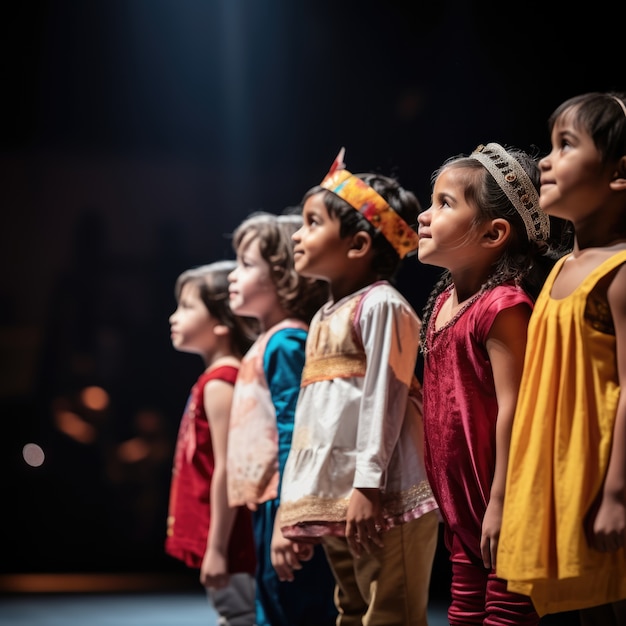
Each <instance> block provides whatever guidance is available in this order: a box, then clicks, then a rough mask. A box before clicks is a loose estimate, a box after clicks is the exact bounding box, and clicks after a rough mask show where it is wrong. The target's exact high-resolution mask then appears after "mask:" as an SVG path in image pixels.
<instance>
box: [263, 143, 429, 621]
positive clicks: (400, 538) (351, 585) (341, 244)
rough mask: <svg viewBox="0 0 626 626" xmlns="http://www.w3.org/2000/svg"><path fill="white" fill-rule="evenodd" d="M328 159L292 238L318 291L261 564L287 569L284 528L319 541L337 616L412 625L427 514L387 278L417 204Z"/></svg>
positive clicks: (408, 317) (413, 400)
mask: <svg viewBox="0 0 626 626" xmlns="http://www.w3.org/2000/svg"><path fill="white" fill-rule="evenodd" d="M342 161H343V149H342V151H341V152H340V153H339V156H338V157H337V159H336V160H335V163H334V164H333V166H332V168H331V170H330V172H329V173H328V175H327V176H326V178H324V180H323V181H322V183H321V185H319V186H315V187H313V188H312V189H310V190H309V191H308V192H307V193H306V194H305V196H304V199H303V211H302V213H303V219H304V224H303V226H302V227H301V228H300V229H299V230H298V231H297V232H296V233H295V234H294V235H293V240H294V242H295V249H294V259H295V267H296V270H297V271H298V273H300V274H302V275H303V276H307V277H311V278H317V279H322V280H326V281H327V282H328V283H329V286H330V293H331V297H330V299H329V301H328V303H327V304H325V305H324V306H323V307H322V308H321V309H320V310H319V311H318V312H317V313H316V315H315V317H314V318H313V320H312V322H311V325H310V330H309V335H308V338H307V342H306V361H305V366H304V371H303V375H302V381H301V389H300V395H299V398H298V404H297V407H296V418H295V428H294V435H293V440H292V446H291V450H290V452H289V456H288V459H287V464H286V466H285V472H284V476H283V483H282V491H281V506H280V509H279V515H278V517H277V528H276V529H275V532H274V539H273V542H272V551H273V562H274V566H275V567H276V569H277V571H278V572H279V575H281V576H284V577H285V578H287V579H288V578H289V576H290V569H289V562H288V561H289V559H288V558H286V557H285V555H287V557H288V555H289V553H288V551H286V550H285V549H284V546H285V544H286V543H288V542H287V539H289V540H291V541H292V542H295V543H296V544H301V543H306V542H320V541H321V542H322V545H323V546H324V549H325V551H326V554H327V557H328V560H329V563H330V564H331V567H332V569H333V573H334V575H335V580H336V583H337V586H336V591H335V601H336V604H337V608H338V610H339V618H338V621H337V624H339V625H341V626H352V625H355V626H356V625H357V624H358V625H359V626H360V625H361V624H364V625H368V626H374V625H381V626H382V625H384V626H396V625H397V626H406V625H407V624H412V625H418V624H419V625H425V624H427V613H426V608H427V601H428V589H429V584H430V574H431V568H432V563H433V558H434V554H435V548H436V543H437V528H438V521H439V518H438V515H437V512H436V508H437V506H436V503H435V500H434V498H433V495H432V492H431V490H430V486H429V484H428V481H427V479H426V473H425V469H424V463H423V458H422V443H423V435H422V416H421V389H420V385H419V382H418V381H417V379H416V377H415V374H414V369H415V363H416V358H417V351H418V341H419V329H420V320H419V318H418V316H417V314H416V313H415V311H414V310H413V309H412V307H411V306H410V304H409V303H408V302H407V301H406V300H405V298H404V297H403V296H402V295H401V294H400V292H399V291H398V290H397V289H396V288H395V287H394V286H393V285H392V284H391V282H390V281H391V280H392V279H393V276H394V274H395V272H396V270H397V269H398V268H399V265H400V262H401V260H402V259H403V258H404V257H405V256H406V255H407V254H408V253H410V252H413V251H414V250H415V249H416V248H417V241H418V239H417V234H416V233H415V231H414V230H413V229H412V228H411V227H410V226H409V222H411V223H414V222H415V221H416V218H417V213H418V211H419V208H420V207H419V203H418V201H417V198H416V197H415V196H414V194H413V193H411V192H410V191H407V190H405V189H403V188H402V187H401V186H400V185H399V184H398V183H397V182H396V181H395V180H393V179H391V178H388V177H385V176H381V175H378V174H373V173H367V174H357V175H354V174H351V173H350V172H349V171H348V170H347V169H345V166H344V164H343V162H342ZM304 566H305V567H306V563H305V564H304Z"/></svg>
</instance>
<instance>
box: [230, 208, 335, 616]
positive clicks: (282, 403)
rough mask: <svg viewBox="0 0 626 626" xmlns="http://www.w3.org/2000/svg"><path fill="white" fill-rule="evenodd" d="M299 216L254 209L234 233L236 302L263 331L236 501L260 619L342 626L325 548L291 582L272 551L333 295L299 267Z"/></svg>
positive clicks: (236, 445) (247, 374)
mask: <svg viewBox="0 0 626 626" xmlns="http://www.w3.org/2000/svg"><path fill="white" fill-rule="evenodd" d="M301 224H302V218H301V217H300V216H299V215H280V216H277V215H272V214H270V213H264V212H259V213H255V214H252V215H251V216H249V217H248V218H247V219H246V220H244V221H243V222H242V223H241V224H240V225H239V226H238V228H237V229H236V230H235V232H234V239H233V245H234V248H235V250H236V252H237V268H236V269H235V270H234V271H233V272H232V273H231V274H230V276H229V280H230V305H231V308H232V309H233V311H234V312H235V313H237V314H240V315H246V316H251V317H254V318H256V319H257V320H258V321H259V324H260V327H261V331H262V333H261V335H260V336H259V338H258V339H257V341H256V342H255V344H254V345H253V346H252V348H251V349H250V350H249V352H248V353H247V354H246V355H245V357H244V359H243V361H242V364H241V371H240V373H239V377H238V379H237V385H236V387H235V397H234V400H233V411H232V419H231V427H230V433H229V445H228V468H229V475H228V493H229V501H230V502H231V504H233V505H242V504H246V505H247V506H248V507H249V508H250V509H252V510H253V511H254V513H253V523H254V533H255V541H256V551H257V563H258V566H257V573H256V582H257V624H258V626H270V625H271V626H331V625H333V626H334V624H335V620H336V617H337V611H336V609H335V607H334V603H333V591H334V579H333V576H332V573H331V572H330V569H329V566H328V563H327V561H326V557H325V555H324V552H323V551H322V550H321V548H319V549H317V550H316V551H315V554H314V555H312V552H307V553H305V552H303V553H301V554H300V555H298V556H297V558H295V562H294V566H295V567H296V568H300V567H301V566H300V560H302V559H304V558H310V557H311V556H312V558H311V561H310V562H309V563H308V564H307V565H308V567H307V568H306V570H302V571H299V572H297V574H296V576H295V580H294V582H293V583H289V582H283V581H281V580H279V578H278V576H277V573H276V571H275V570H274V568H273V567H272V563H271V556H270V543H271V538H272V531H273V528H274V519H275V516H276V511H277V509H278V505H279V499H278V494H279V493H280V479H281V476H282V474H283V468H284V464H285V460H286V458H287V454H288V452H289V448H290V446H291V436H292V432H293V419H294V411H295V406H296V400H297V397H298V392H299V389H300V376H301V374H302V367H303V365H304V343H305V340H306V336H307V331H308V323H309V321H310V319H311V316H312V315H313V312H314V311H316V310H317V309H318V308H319V307H320V306H321V304H322V303H323V302H325V301H326V299H327V297H328V288H327V285H325V284H324V283H322V282H319V281H312V280H307V279H304V278H301V277H300V276H298V274H296V272H295V270H294V267H293V242H292V241H291V235H292V234H293V233H294V232H295V231H296V230H297V229H298V228H299V227H300V225H301ZM295 553H296V550H295V549H294V555H295Z"/></svg>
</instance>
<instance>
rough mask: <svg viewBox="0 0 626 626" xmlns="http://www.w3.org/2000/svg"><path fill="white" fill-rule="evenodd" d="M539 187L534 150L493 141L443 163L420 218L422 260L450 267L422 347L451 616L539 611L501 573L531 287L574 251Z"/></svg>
mask: <svg viewBox="0 0 626 626" xmlns="http://www.w3.org/2000/svg"><path fill="white" fill-rule="evenodd" d="M538 187H539V168H538V166H537V162H536V160H535V159H533V158H531V157H530V156H529V155H527V154H525V153H524V152H522V151H518V150H505V149H504V148H503V147H502V146H500V145H499V144H496V143H490V144H488V145H486V146H479V147H478V148H477V149H476V150H475V151H474V152H473V153H472V154H471V155H470V156H469V157H457V158H454V159H450V160H448V161H447V162H446V163H444V165H443V166H442V167H441V168H440V169H439V170H438V171H437V172H436V177H435V178H434V186H433V195H432V204H431V206H430V207H429V209H428V210H426V211H424V212H423V213H421V214H420V215H419V218H418V222H419V237H420V240H419V251H418V254H419V259H420V261H421V262H423V263H427V264H429V265H436V266H439V267H442V268H445V270H446V272H445V273H444V275H443V276H442V278H441V279H440V280H439V282H438V283H437V284H436V285H435V287H434V289H433V291H432V293H431V295H430V297H429V299H428V302H427V304H426V307H425V310H424V314H423V325H422V330H421V334H422V336H421V342H420V347H421V350H422V352H423V355H424V380H423V392H424V438H425V463H426V471H427V475H428V479H429V482H430V484H431V486H432V489H433V492H434V494H435V497H436V499H437V502H438V504H439V508H440V511H441V515H442V517H443V521H444V533H445V534H444V537H445V543H446V547H447V548H448V550H449V552H450V561H451V566H452V586H451V604H450V607H449V610H448V619H449V622H450V624H452V625H455V624H463V625H468V624H481V625H482V624H490V625H493V624H537V623H538V621H539V617H538V615H537V613H536V612H535V610H534V607H533V605H532V603H531V602H530V599H529V598H528V597H526V596H522V595H519V594H513V593H510V592H508V591H507V587H506V581H504V580H502V579H499V578H497V577H496V575H495V556H496V551H497V546H498V536H499V532H500V523H501V516H502V504H503V496H504V483H505V477H506V466H507V458H508V447H509V441H510V433H511V425H512V420H513V414H514V410H515V404H516V401H517V393H518V387H519V381H520V376H521V371H522V366H523V361H524V350H525V345H526V327H527V324H528V320H529V317H530V313H531V310H532V307H533V300H532V297H531V295H530V290H531V289H532V288H533V287H534V288H535V289H534V291H537V290H538V288H539V286H540V285H541V282H542V281H543V278H544V276H545V273H546V271H547V269H548V267H549V266H551V262H552V260H553V259H554V258H555V257H556V256H559V254H560V253H561V252H562V251H563V252H564V249H563V250H561V247H559V246H558V245H555V246H553V245H552V242H553V240H554V239H555V230H558V229H555V226H556V223H554V224H553V223H551V220H550V219H549V218H548V217H547V216H546V215H545V214H544V213H543V212H542V211H541V209H540V208H539V198H538V194H537V189H538ZM564 225H565V222H561V224H560V226H561V227H563V226H564ZM559 243H560V242H559ZM542 258H544V259H545V260H546V261H547V263H546V264H542V263H541V262H540V260H541V259H542Z"/></svg>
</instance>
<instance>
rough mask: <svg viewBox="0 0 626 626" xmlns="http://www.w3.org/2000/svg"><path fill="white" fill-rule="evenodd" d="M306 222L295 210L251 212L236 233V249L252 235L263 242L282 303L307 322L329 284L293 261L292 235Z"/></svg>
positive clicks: (322, 301)
mask: <svg viewBox="0 0 626 626" xmlns="http://www.w3.org/2000/svg"><path fill="white" fill-rule="evenodd" d="M301 226H302V216H301V215H299V214H295V213H288V214H283V215H275V214H273V213H267V212H265V211H257V212H255V213H252V214H251V215H249V216H248V217H247V218H246V219H245V220H244V221H243V222H241V224H239V226H238V227H237V228H236V229H235V232H234V233H233V247H234V249H235V251H237V250H238V249H239V247H240V246H241V245H247V244H248V243H249V242H250V241H251V240H252V239H256V240H258V242H259V251H260V253H261V256H262V257H263V259H265V261H267V263H268V264H269V266H270V276H271V278H272V282H273V283H274V285H275V286H276V293H277V294H278V299H279V302H280V304H281V305H282V307H283V308H284V309H285V310H286V311H287V313H288V314H289V315H290V316H291V317H295V318H297V319H300V320H302V321H304V322H306V323H307V324H308V323H309V322H310V321H311V319H312V317H313V315H314V314H315V312H316V311H317V310H318V309H319V308H320V307H321V306H322V305H323V304H324V303H325V302H326V301H327V300H328V295H329V286H328V283H327V282H325V281H322V280H315V279H312V278H306V277H304V276H300V274H298V273H297V272H296V270H295V268H294V264H293V246H294V244H293V240H292V238H291V236H292V235H293V234H294V233H295V232H296V231H297V230H298V229H299V228H300V227H301Z"/></svg>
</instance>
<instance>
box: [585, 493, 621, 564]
mask: <svg viewBox="0 0 626 626" xmlns="http://www.w3.org/2000/svg"><path fill="white" fill-rule="evenodd" d="M594 512H595V507H594V508H592V509H591V511H590V514H589V522H590V523H589V524H588V525H587V527H588V531H587V541H588V543H589V545H590V546H591V547H592V548H594V549H595V550H598V551H599V552H615V551H616V550H619V549H620V548H621V547H622V546H623V545H624V539H625V534H626V506H625V503H624V502H623V501H622V500H621V499H620V498H619V497H615V496H613V495H611V494H604V495H603V497H602V499H601V501H600V506H599V507H597V513H595V515H594ZM589 527H590V528H589Z"/></svg>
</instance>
